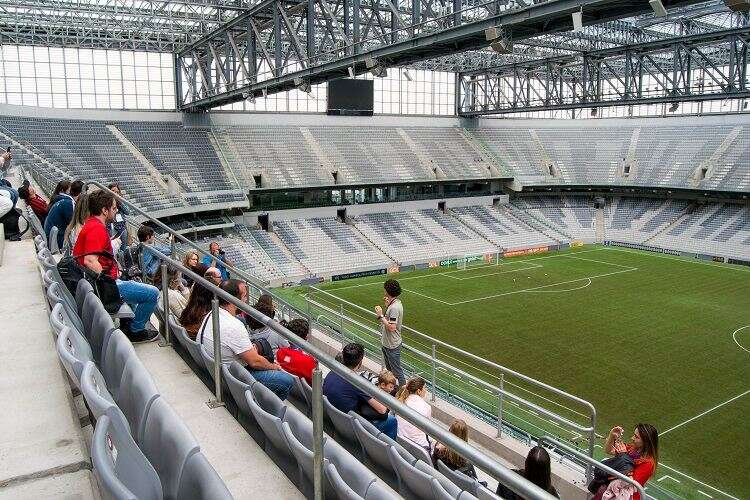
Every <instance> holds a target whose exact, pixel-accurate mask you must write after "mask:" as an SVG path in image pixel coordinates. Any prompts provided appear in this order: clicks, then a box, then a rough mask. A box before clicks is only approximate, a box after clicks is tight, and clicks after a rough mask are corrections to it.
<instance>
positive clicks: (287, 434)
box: [281, 422, 326, 498]
mask: <svg viewBox="0 0 750 500" xmlns="http://www.w3.org/2000/svg"><path fill="white" fill-rule="evenodd" d="M289 424H290V422H282V423H281V432H282V433H283V434H284V438H286V442H287V443H288V444H289V449H290V450H291V452H292V455H293V456H294V459H295V460H296V461H297V469H298V473H299V479H298V487H299V490H300V491H301V492H302V494H303V495H305V496H306V497H307V498H310V497H311V496H312V493H313V452H312V449H311V448H312V446H310V447H309V448H308V447H307V446H305V445H304V444H303V443H302V440H304V438H303V437H301V436H298V435H296V434H295V431H293V430H292V428H291V426H290V425H289ZM310 426H311V427H312V423H311V424H310ZM310 434H311V435H312V429H311V430H310ZM325 440H326V437H325V435H324V436H323V443H325ZM310 442H312V438H310ZM324 498H325V495H324Z"/></svg>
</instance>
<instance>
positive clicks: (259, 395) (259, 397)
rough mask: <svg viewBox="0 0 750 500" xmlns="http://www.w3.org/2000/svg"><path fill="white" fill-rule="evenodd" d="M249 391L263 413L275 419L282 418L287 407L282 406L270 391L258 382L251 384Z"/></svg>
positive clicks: (280, 401) (281, 402)
mask: <svg viewBox="0 0 750 500" xmlns="http://www.w3.org/2000/svg"><path fill="white" fill-rule="evenodd" d="M250 391H251V392H252V394H253V399H254V400H255V402H256V403H258V406H260V407H261V408H262V409H263V411H265V412H267V413H270V414H271V415H273V416H275V417H279V418H281V419H283V418H284V412H286V410H287V409H288V406H286V405H284V402H283V401H282V400H281V399H280V398H279V397H278V396H277V395H276V394H274V392H273V391H272V390H271V389H269V388H268V387H266V386H265V385H263V384H261V383H260V382H259V383H257V384H253V386H252V387H251V388H250Z"/></svg>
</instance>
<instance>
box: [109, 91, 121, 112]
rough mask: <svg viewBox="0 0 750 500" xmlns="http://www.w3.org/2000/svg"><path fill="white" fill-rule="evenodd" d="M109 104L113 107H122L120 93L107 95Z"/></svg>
mask: <svg viewBox="0 0 750 500" xmlns="http://www.w3.org/2000/svg"><path fill="white" fill-rule="evenodd" d="M109 100H110V105H111V106H112V108H114V109H122V108H123V107H124V104H123V102H124V101H123V97H122V95H117V94H112V95H111V96H109Z"/></svg>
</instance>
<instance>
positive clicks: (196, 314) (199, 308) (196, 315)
mask: <svg viewBox="0 0 750 500" xmlns="http://www.w3.org/2000/svg"><path fill="white" fill-rule="evenodd" d="M213 298H214V294H213V292H211V291H210V290H208V289H207V288H204V287H202V286H200V285H199V284H198V283H195V284H194V285H193V289H192V290H191V291H190V297H189V298H188V303H187V305H186V306H185V309H183V311H182V314H180V324H181V325H182V326H189V325H195V324H197V323H200V322H201V321H203V318H205V317H206V314H208V313H209V312H210V311H211V300H212V299H213Z"/></svg>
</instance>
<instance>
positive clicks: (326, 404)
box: [323, 396, 362, 458]
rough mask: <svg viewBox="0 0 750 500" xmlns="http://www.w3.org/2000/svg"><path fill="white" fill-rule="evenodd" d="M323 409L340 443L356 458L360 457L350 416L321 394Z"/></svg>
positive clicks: (360, 453)
mask: <svg viewBox="0 0 750 500" xmlns="http://www.w3.org/2000/svg"><path fill="white" fill-rule="evenodd" d="M323 409H324V411H325V414H326V415H327V416H328V419H329V420H330V421H331V423H332V424H333V428H334V429H335V430H336V434H337V437H338V438H339V441H340V442H341V444H342V445H344V447H345V448H346V449H347V450H349V451H350V452H352V453H353V454H354V455H355V456H357V458H360V457H362V445H361V444H359V440H358V439H357V435H356V434H354V427H353V426H352V417H351V416H350V415H347V414H346V413H344V412H342V411H340V410H338V409H337V408H336V407H335V406H333V405H332V404H331V402H330V401H328V398H327V397H326V396H323Z"/></svg>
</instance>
